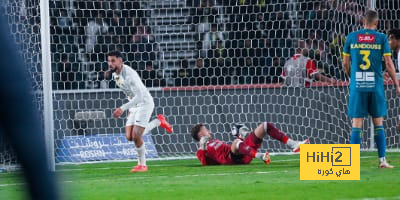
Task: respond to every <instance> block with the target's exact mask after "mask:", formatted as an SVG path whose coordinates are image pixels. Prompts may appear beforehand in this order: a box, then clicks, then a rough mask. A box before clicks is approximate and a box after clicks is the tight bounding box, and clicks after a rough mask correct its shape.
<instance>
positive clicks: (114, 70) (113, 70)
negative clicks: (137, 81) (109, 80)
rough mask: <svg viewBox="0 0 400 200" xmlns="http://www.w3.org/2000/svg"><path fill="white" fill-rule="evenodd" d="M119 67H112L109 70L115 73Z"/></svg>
mask: <svg viewBox="0 0 400 200" xmlns="http://www.w3.org/2000/svg"><path fill="white" fill-rule="evenodd" d="M117 69H118V67H114V69H110V70H108V71H109V72H110V73H114V72H116V71H117Z"/></svg>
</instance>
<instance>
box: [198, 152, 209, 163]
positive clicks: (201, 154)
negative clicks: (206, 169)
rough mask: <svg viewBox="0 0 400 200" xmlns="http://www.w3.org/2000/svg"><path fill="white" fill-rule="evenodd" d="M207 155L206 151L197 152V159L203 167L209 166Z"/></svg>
mask: <svg viewBox="0 0 400 200" xmlns="http://www.w3.org/2000/svg"><path fill="white" fill-rule="evenodd" d="M205 154H206V150H203V149H199V150H197V153H196V156H197V159H199V160H200V162H201V165H207V161H206V155H205Z"/></svg>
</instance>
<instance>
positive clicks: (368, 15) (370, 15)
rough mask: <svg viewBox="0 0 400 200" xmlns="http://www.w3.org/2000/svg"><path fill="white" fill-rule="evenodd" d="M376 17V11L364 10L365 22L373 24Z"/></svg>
mask: <svg viewBox="0 0 400 200" xmlns="http://www.w3.org/2000/svg"><path fill="white" fill-rule="evenodd" d="M378 18H379V17H378V12H377V11H375V10H367V11H366V12H365V15H364V20H365V23H367V24H373V23H374V22H375V20H377V19H378Z"/></svg>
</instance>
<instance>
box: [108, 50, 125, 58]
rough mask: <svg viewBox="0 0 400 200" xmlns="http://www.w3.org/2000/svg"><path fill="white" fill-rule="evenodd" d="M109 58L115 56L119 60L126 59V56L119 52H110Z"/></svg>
mask: <svg viewBox="0 0 400 200" xmlns="http://www.w3.org/2000/svg"><path fill="white" fill-rule="evenodd" d="M107 56H115V57H117V58H122V59H124V56H123V55H122V53H121V52H120V51H117V50H116V51H111V52H109V53H108V55H107Z"/></svg>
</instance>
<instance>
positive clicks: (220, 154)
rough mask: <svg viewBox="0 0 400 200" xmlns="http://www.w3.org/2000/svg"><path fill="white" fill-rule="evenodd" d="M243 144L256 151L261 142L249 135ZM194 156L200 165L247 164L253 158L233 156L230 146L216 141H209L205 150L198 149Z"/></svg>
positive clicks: (251, 134)
mask: <svg viewBox="0 0 400 200" xmlns="http://www.w3.org/2000/svg"><path fill="white" fill-rule="evenodd" d="M243 142H244V143H245V144H247V145H248V146H250V147H251V148H253V149H254V150H256V151H257V150H258V148H260V146H261V142H262V140H261V139H258V138H257V137H256V136H255V135H254V133H250V134H249V136H248V137H246V139H245V140H244V141H243ZM196 155H197V158H198V159H199V160H200V162H201V164H202V165H232V164H249V163H250V162H251V161H252V160H253V157H251V156H248V155H243V154H238V155H235V154H233V153H232V152H231V145H229V144H226V143H225V142H222V141H221V140H217V139H211V140H210V141H209V142H208V143H207V150H203V149H199V150H198V151H197V154H196Z"/></svg>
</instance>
